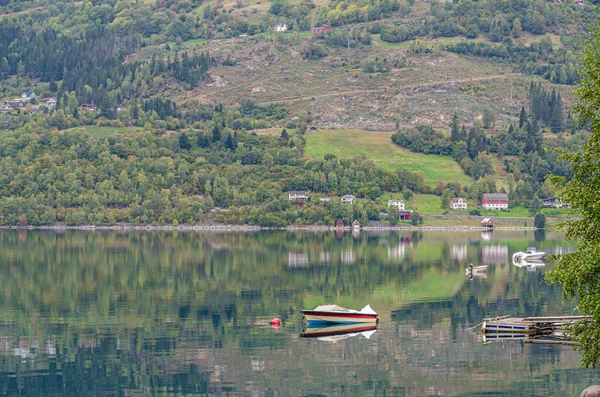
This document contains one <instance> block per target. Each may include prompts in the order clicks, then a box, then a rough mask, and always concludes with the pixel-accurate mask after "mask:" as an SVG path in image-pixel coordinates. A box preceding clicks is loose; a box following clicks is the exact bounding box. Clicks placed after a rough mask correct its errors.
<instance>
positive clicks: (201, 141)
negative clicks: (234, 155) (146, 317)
mask: <svg viewBox="0 0 600 397" xmlns="http://www.w3.org/2000/svg"><path fill="white" fill-rule="evenodd" d="M198 146H200V147H201V148H207V147H210V139H208V135H207V134H204V133H202V134H200V136H199V137H198Z"/></svg>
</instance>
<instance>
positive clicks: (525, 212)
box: [380, 192, 572, 225]
mask: <svg viewBox="0 0 600 397" xmlns="http://www.w3.org/2000/svg"><path fill="white" fill-rule="evenodd" d="M391 199H400V200H402V199H403V198H402V193H390V192H388V193H385V194H383V195H382V196H381V198H380V200H381V203H382V205H387V201H388V200H391ZM405 203H406V204H405V205H406V209H417V210H418V211H419V212H420V213H421V214H423V215H438V214H442V213H447V214H456V215H468V214H469V211H454V210H451V209H449V208H442V200H441V197H440V196H436V195H434V194H415V195H414V196H413V199H412V203H413V207H412V208H411V207H410V204H408V202H406V200H405ZM468 208H469V209H473V208H477V209H478V210H479V211H480V212H481V216H482V217H486V216H487V217H500V218H533V216H532V215H531V214H530V213H529V209H528V208H526V207H523V206H522V205H518V206H511V207H509V210H508V211H484V210H483V209H482V208H481V205H480V204H479V203H478V204H477V205H474V203H473V202H472V200H469V201H468ZM540 212H541V213H542V214H544V215H546V216H548V217H557V218H562V217H568V216H572V214H569V210H567V209H557V208H542V209H541V211H540ZM464 224H465V225H466V223H464Z"/></svg>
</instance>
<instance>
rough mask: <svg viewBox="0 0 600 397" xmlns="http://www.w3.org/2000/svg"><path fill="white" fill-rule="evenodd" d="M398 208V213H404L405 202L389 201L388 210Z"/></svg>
mask: <svg viewBox="0 0 600 397" xmlns="http://www.w3.org/2000/svg"><path fill="white" fill-rule="evenodd" d="M392 206H394V207H396V208H398V211H404V200H388V208H389V207H392Z"/></svg>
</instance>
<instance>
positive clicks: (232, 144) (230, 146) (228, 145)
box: [225, 134, 237, 151]
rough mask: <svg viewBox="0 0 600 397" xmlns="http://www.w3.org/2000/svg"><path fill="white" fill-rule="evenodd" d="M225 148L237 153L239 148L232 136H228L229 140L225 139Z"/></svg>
mask: <svg viewBox="0 0 600 397" xmlns="http://www.w3.org/2000/svg"><path fill="white" fill-rule="evenodd" d="M225 147H226V148H227V149H229V150H231V151H235V149H236V147H237V145H236V143H235V141H234V140H233V138H232V137H231V134H227V138H226V139H225Z"/></svg>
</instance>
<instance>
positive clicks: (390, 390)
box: [0, 231, 598, 396]
mask: <svg viewBox="0 0 600 397" xmlns="http://www.w3.org/2000/svg"><path fill="white" fill-rule="evenodd" d="M461 235H462V236H463V237H464V239H463V240H460V239H457V236H456V235H455V234H453V233H447V234H443V233H433V234H429V233H399V234H398V233H382V234H378V235H368V234H366V233H362V234H360V235H359V236H357V237H354V236H352V235H351V234H350V233H346V235H344V236H342V237H341V238H338V237H337V236H336V235H335V234H334V233H285V232H266V233H250V234H242V233H223V234H210V233H154V232H149V233H126V232H107V233H84V232H69V231H67V232H63V233H52V232H37V231H36V232H31V231H27V232H26V233H25V234H24V235H23V233H21V235H20V236H19V235H17V233H14V232H13V231H0V244H1V245H2V247H3V250H2V251H1V252H0V269H1V270H2V274H3V288H2V290H0V339H1V340H2V344H0V390H3V391H6V394H9V395H11V394H12V395H31V396H39V395H51V394H54V395H69V394H72V395H74V394H75V393H79V394H78V395H82V394H85V392H82V390H83V391H85V390H96V391H98V392H99V393H104V394H106V395H117V394H121V395H123V394H131V395H135V394H142V395H143V394H144V393H146V394H148V393H153V394H172V395H184V394H187V395H207V394H208V395H227V393H230V395H249V394H255V395H274V394H277V393H279V394H280V395H282V394H286V395H307V394H318V393H321V394H326V395H332V394H340V393H341V394H344V395H382V394H386V393H383V391H386V392H387V395H397V394H399V395H414V396H420V395H427V394H432V393H433V394H438V393H444V395H453V394H468V393H480V394H493V393H494V392H503V393H509V395H531V394H527V393H526V392H527V391H533V390H534V389H535V388H536V387H537V388H540V387H541V388H542V390H544V389H543V386H544V383H543V379H544V377H546V376H550V375H551V376H553V377H556V376H558V377H559V380H560V381H556V384H555V385H553V386H555V390H559V391H560V393H559V394H557V395H576V394H577V393H575V392H574V391H575V389H576V388H577V387H578V385H580V384H581V383H582V382H587V383H588V384H589V383H593V382H591V381H592V380H593V379H591V378H590V376H589V375H588V376H587V378H586V377H585V376H581V375H582V374H588V372H581V371H582V370H579V369H578V361H577V356H576V355H575V353H573V352H571V350H570V349H568V348H567V349H561V348H554V347H552V348H551V349H550V350H545V351H544V352H543V353H539V352H538V350H537V349H538V347H534V346H525V347H521V346H520V345H518V344H508V343H506V344H503V343H498V344H494V345H485V346H484V345H482V344H481V343H480V341H479V340H478V338H477V335H476V334H473V333H472V332H468V328H470V327H472V326H474V325H476V324H477V323H478V322H480V321H481V319H482V318H483V317H486V316H492V315H498V314H512V315H519V314H521V315H523V314H527V315H536V316H540V315H547V314H549V311H551V312H552V313H550V314H556V313H557V312H567V311H568V310H570V308H569V307H565V306H564V305H563V304H562V301H561V297H562V296H561V291H560V289H558V288H557V287H555V286H548V285H547V284H545V283H543V282H542V281H543V276H544V273H545V271H546V270H547V269H546V268H552V266H553V265H552V264H551V263H549V264H548V265H547V266H546V267H545V268H544V269H542V270H541V271H538V272H534V273H530V272H523V271H521V269H519V268H517V267H515V266H513V265H512V264H509V263H502V262H498V263H494V264H491V265H490V268H489V269H488V275H489V277H488V279H486V280H475V281H474V282H469V281H468V278H466V277H465V276H464V266H465V263H468V262H473V263H477V262H480V261H481V260H482V259H483V255H484V252H487V251H486V247H500V246H501V247H506V248H502V250H501V251H502V252H504V251H505V250H508V252H513V251H515V250H517V249H522V247H523V246H527V245H529V244H530V241H532V240H533V235H532V234H531V236H530V235H529V234H526V233H525V234H524V233H520V232H519V233H518V234H513V235H511V234H506V235H496V236H494V240H493V241H490V242H485V241H481V239H480V238H479V235H478V232H475V233H471V234H470V235H469V234H464V233H462V234H461ZM538 247H539V248H540V249H544V250H546V251H547V252H554V251H555V250H558V249H560V250H563V251H567V250H569V249H571V246H569V245H567V244H565V243H563V242H562V241H561V240H560V239H559V237H553V236H551V235H547V236H546V240H545V241H542V242H538ZM492 250H493V249H492ZM348 252H351V253H352V256H351V257H349V256H348ZM347 262H348V263H347ZM292 264H294V265H293V266H292ZM331 301H335V303H338V304H341V305H343V306H348V307H361V305H362V304H365V303H370V304H372V306H373V307H374V308H376V309H377V310H378V312H379V313H380V314H381V319H382V323H381V326H380V328H379V329H378V331H377V333H376V334H375V335H374V336H373V338H371V339H370V340H366V339H365V338H353V339H356V340H353V339H348V340H347V341H344V343H336V344H333V345H329V344H322V343H321V344H319V345H317V344H312V343H310V341H303V340H299V338H298V335H300V333H301V330H302V321H301V318H300V315H299V310H300V309H303V308H307V307H309V308H310V307H314V306H316V305H317V304H320V303H323V302H331ZM275 316H278V317H280V318H281V319H282V320H283V321H284V323H285V324H286V326H285V327H283V328H282V329H279V330H274V329H273V328H271V327H270V326H269V325H268V320H269V319H271V318H273V317H275ZM509 363H510V364H509ZM564 369H569V371H565V372H564V374H563V372H559V371H561V370H564ZM532 374H533V376H532ZM560 374H562V375H560ZM571 374H573V375H571ZM575 375H577V376H579V377H580V378H577V377H576V376H575ZM307 379H309V380H311V381H312V382H310V383H307V382H306V380H307ZM581 379H583V380H581ZM595 379H598V378H595ZM311 384H314V385H319V386H318V387H317V386H314V387H313V386H311ZM65 385H76V386H69V387H73V389H71V388H69V389H68V390H67V389H65V388H66V386H65ZM125 390H126V391H127V392H124V391H125ZM284 391H285V392H284ZM540 395H548V394H547V393H546V394H544V393H541V394H540Z"/></svg>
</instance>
